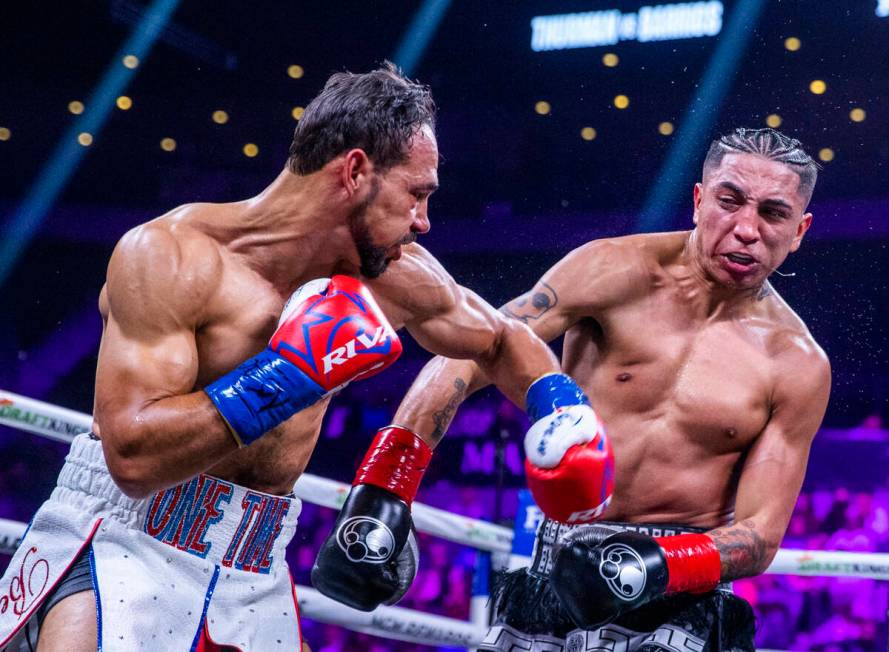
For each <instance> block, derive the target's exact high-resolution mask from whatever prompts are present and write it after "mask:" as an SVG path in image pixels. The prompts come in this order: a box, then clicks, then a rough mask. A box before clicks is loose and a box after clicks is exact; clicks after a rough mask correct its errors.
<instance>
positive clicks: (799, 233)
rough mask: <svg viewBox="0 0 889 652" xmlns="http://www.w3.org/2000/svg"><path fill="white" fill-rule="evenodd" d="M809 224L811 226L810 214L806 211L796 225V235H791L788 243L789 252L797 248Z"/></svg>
mask: <svg viewBox="0 0 889 652" xmlns="http://www.w3.org/2000/svg"><path fill="white" fill-rule="evenodd" d="M810 226H812V214H811V213H806V214H805V215H803V219H802V221H800V223H799V224H797V226H796V235H795V236H793V241H792V242H791V243H790V251H791V252H793V251H796V250H797V249H799V246H800V244H801V243H802V241H803V236H804V235H806V231H808V230H809V227H810Z"/></svg>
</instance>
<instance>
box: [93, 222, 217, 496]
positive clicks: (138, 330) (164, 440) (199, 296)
mask: <svg viewBox="0 0 889 652" xmlns="http://www.w3.org/2000/svg"><path fill="white" fill-rule="evenodd" d="M170 240H171V236H169V234H158V233H157V232H155V233H151V234H145V233H141V234H139V233H136V234H135V235H134V234H129V235H128V236H125V238H124V240H122V241H121V243H120V244H119V245H118V247H117V249H116V250H115V253H114V255H113V256H112V259H111V263H110V265H109V269H108V279H107V284H106V289H105V293H104V294H105V296H104V299H103V302H102V303H103V306H102V307H103V309H104V311H106V314H105V315H104V316H105V322H106V323H105V329H104V332H103V335H102V343H101V345H100V349H99V360H98V367H97V370H96V402H95V414H94V417H95V424H96V429H97V431H98V433H99V435H100V436H101V438H102V441H103V447H104V449H105V453H106V458H107V460H108V463H109V468H110V469H111V471H112V474H114V475H115V479H116V480H117V481H118V483H119V484H121V486H122V488H124V490H125V491H127V492H129V493H130V494H131V495H138V494H141V493H143V492H144V491H145V490H147V489H148V487H143V486H141V483H142V482H143V481H145V482H148V483H149V484H152V483H153V482H155V481H158V480H160V481H163V475H164V474H163V473H161V472H160V471H159V469H161V468H163V469H166V470H167V471H169V472H170V473H171V478H170V482H169V483H174V482H175V481H176V480H177V479H178V476H179V475H181V474H179V473H177V471H176V469H177V467H176V464H175V461H176V460H177V459H178V460H184V459H186V458H188V450H187V449H188V448H189V446H190V445H192V446H196V447H198V448H200V446H199V445H198V443H199V442H200V441H201V440H198V439H195V438H194V435H195V433H196V432H197V431H200V432H202V433H204V434H206V439H205V440H204V441H208V442H212V441H213V438H212V436H211V433H212V432H213V430H214V428H215V429H216V430H221V429H223V428H224V424H221V425H220V424H218V423H216V422H220V421H221V419H220V418H219V416H218V414H215V410H214V409H213V406H212V403H211V402H210V401H209V399H207V398H206V396H205V395H203V394H202V393H200V392H194V391H193V390H194V387H195V383H196V380H197V374H198V353H197V342H196V336H195V331H196V329H197V328H198V327H199V322H198V320H199V315H200V314H201V311H202V310H203V309H204V307H205V306H206V304H207V303H208V302H209V301H210V299H211V297H212V294H213V292H214V291H215V287H216V285H215V281H214V280H213V279H214V276H215V277H216V278H218V273H219V270H218V269H217V270H215V272H216V273H215V274H211V273H208V270H207V269H206V267H205V265H206V260H207V259H208V257H209V256H208V255H206V252H201V253H202V255H201V256H200V262H199V263H198V266H197V268H196V267H195V266H194V265H192V264H191V261H190V260H188V259H187V258H185V259H184V258H183V256H182V251H181V250H180V248H179V246H178V245H177V244H176V243H173V242H171V241H170ZM209 271H212V270H209ZM222 434H224V433H222ZM219 439H220V440H221V439H222V438H221V437H220V438H219ZM199 452H204V451H199ZM192 475H193V474H192ZM128 483H129V485H128ZM169 483H167V482H164V484H169ZM150 488H154V487H153V486H152V487H150Z"/></svg>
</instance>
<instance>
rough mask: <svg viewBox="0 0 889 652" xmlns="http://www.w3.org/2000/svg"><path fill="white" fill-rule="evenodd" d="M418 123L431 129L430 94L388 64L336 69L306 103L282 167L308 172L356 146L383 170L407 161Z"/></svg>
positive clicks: (433, 108)
mask: <svg viewBox="0 0 889 652" xmlns="http://www.w3.org/2000/svg"><path fill="white" fill-rule="evenodd" d="M423 125H429V126H430V127H431V128H432V129H433V131H434V130H435V103H434V102H433V100H432V93H431V91H430V90H429V87H428V86H425V85H422V84H419V83H417V82H415V81H412V80H410V79H408V78H407V77H405V76H404V75H403V74H402V73H401V71H400V70H399V69H398V68H397V67H396V66H395V65H393V64H392V63H390V62H388V61H387V62H385V63H384V64H383V66H382V67H380V68H378V69H376V70H372V71H371V72H368V73H364V74H354V73H351V72H338V73H335V74H333V75H331V76H330V78H329V79H328V80H327V83H326V84H324V89H323V90H322V91H321V92H320V93H319V94H318V96H317V97H315V99H313V100H312V101H311V102H310V103H309V105H308V106H307V107H306V110H305V112H304V113H303V115H302V118H301V119H300V121H299V124H298V125H297V127H296V131H295V132H294V133H293V143H291V145H290V156H289V157H288V159H287V166H288V168H290V171H291V172H293V173H294V174H300V175H304V174H311V173H312V172H316V171H318V170H320V169H321V168H322V167H324V165H326V164H327V163H328V162H329V161H331V160H333V159H334V158H336V157H337V156H339V155H340V154H342V153H343V152H347V151H348V150H350V149H353V148H360V149H363V150H364V151H365V152H366V153H367V155H368V157H369V158H370V160H371V161H373V163H374V165H375V166H376V167H377V168H379V169H380V170H381V171H385V170H388V169H389V168H391V167H392V166H394V165H397V164H399V163H401V162H403V161H404V160H406V159H407V156H408V149H409V147H410V141H411V138H413V136H414V134H415V133H416V131H417V130H418V129H419V128H421V127H422V126H423Z"/></svg>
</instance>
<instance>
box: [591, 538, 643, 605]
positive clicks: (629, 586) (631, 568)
mask: <svg viewBox="0 0 889 652" xmlns="http://www.w3.org/2000/svg"><path fill="white" fill-rule="evenodd" d="M599 575H601V576H602V579H604V580H605V582H606V583H607V584H608V588H609V589H611V592H612V593H614V595H616V596H617V597H618V598H620V599H621V600H625V601H627V602H630V601H632V600H635V599H636V598H638V597H639V595H641V593H642V589H644V588H645V579H646V571H645V564H644V563H643V561H642V557H640V556H639V553H638V552H636V551H635V550H633V549H632V548H631V547H629V546H627V545H625V544H623V543H613V544H611V545H610V546H607V547H606V548H605V549H604V550H602V561H600V562H599Z"/></svg>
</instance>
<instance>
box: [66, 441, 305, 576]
mask: <svg viewBox="0 0 889 652" xmlns="http://www.w3.org/2000/svg"><path fill="white" fill-rule="evenodd" d="M50 500H54V501H58V502H60V503H63V504H67V505H71V506H73V507H75V508H76V509H79V510H82V511H87V512H90V513H94V514H96V515H97V516H103V517H104V518H105V519H106V520H110V521H114V522H115V523H119V524H121V525H123V526H124V527H127V528H130V529H133V530H137V531H139V532H141V533H143V534H145V535H146V536H149V537H151V538H153V539H156V540H157V541H160V542H161V543H163V544H165V545H168V546H170V547H171V548H173V549H175V550H177V551H181V552H185V553H188V554H191V555H195V556H197V557H200V558H201V559H206V560H208V561H210V562H212V563H214V564H218V565H221V566H225V567H227V568H231V569H235V570H240V571H245V572H252V573H263V574H267V573H269V572H270V571H271V569H272V566H273V565H274V564H276V563H283V562H284V549H285V547H286V546H287V544H288V543H289V542H290V539H291V538H292V537H293V534H294V532H295V531H296V521H297V517H298V516H299V512H300V509H301V508H302V503H301V502H300V500H299V499H298V498H293V497H286V496H273V495H271V494H266V493H262V492H259V491H253V490H251V489H247V488H245V487H241V486H239V485H236V484H234V483H232V482H228V481H226V480H221V479H219V478H214V477H213V476H209V475H205V474H201V475H199V476H197V477H195V478H193V479H191V480H189V481H188V482H184V483H182V484H180V485H177V486H175V487H171V488H170V489H166V490H164V491H159V492H158V493H156V494H154V495H153V496H149V497H148V498H144V499H135V498H130V497H128V496H126V495H125V494H124V493H123V492H122V491H121V490H120V489H119V488H118V486H117V485H116V484H115V482H114V480H113V479H112V477H111V474H110V473H109V472H108V467H107V465H106V463H105V456H104V454H103V452H102V443H101V442H100V441H99V440H98V439H96V438H94V437H92V436H91V435H89V434H82V435H78V436H77V437H76V438H75V439H74V441H73V442H72V444H71V450H70V452H69V453H68V456H67V457H66V458H65V465H64V466H63V467H62V471H61V473H60V474H59V479H58V484H57V486H56V488H55V489H54V490H53V493H52V496H51V498H50Z"/></svg>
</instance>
